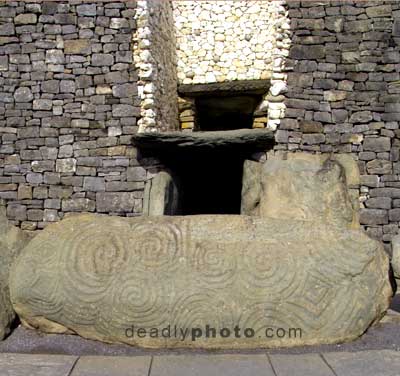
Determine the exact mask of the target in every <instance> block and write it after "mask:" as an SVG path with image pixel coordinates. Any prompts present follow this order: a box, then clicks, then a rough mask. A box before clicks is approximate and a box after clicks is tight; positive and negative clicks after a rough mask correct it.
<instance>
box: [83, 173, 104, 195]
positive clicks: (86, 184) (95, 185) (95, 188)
mask: <svg viewBox="0 0 400 376" xmlns="http://www.w3.org/2000/svg"><path fill="white" fill-rule="evenodd" d="M83 189H84V190H85V191H92V192H102V191H105V190H106V184H105V181H104V178H95V177H91V176H85V177H84V178H83Z"/></svg>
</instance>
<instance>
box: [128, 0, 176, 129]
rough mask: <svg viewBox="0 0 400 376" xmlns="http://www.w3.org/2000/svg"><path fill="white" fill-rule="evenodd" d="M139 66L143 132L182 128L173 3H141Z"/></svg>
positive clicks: (137, 37)
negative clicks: (179, 124) (179, 123)
mask: <svg viewBox="0 0 400 376" xmlns="http://www.w3.org/2000/svg"><path fill="white" fill-rule="evenodd" d="M135 19H136V20H137V32H136V33H135V35H134V57H135V59H134V60H135V66H136V67H137V69H138V76H139V81H138V90H139V98H140V99H141V109H140V114H141V119H140V120H139V121H138V124H139V132H152V131H160V130H161V131H162V130H173V129H176V128H177V127H178V94H177V73H176V42H175V31H174V21H173V14H172V6H171V3H170V1H168V0H166V1H160V0H143V1H138V2H137V12H136V15H135Z"/></svg>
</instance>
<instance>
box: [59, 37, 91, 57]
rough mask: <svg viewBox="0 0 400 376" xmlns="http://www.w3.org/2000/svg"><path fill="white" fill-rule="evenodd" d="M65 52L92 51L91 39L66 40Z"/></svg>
mask: <svg viewBox="0 0 400 376" xmlns="http://www.w3.org/2000/svg"><path fill="white" fill-rule="evenodd" d="M64 52H65V53H66V54H83V55H85V54H88V53H90V40H88V39H70V40H66V41H64Z"/></svg>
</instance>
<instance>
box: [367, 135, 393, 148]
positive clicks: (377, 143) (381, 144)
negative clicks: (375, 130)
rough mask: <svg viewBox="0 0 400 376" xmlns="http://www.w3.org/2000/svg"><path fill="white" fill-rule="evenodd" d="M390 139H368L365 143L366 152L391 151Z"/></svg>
mask: <svg viewBox="0 0 400 376" xmlns="http://www.w3.org/2000/svg"><path fill="white" fill-rule="evenodd" d="M390 146H391V144H390V138H389V137H366V138H365V139H364V143H363V149H364V150H365V151H368V150H369V151H375V152H381V151H390Z"/></svg>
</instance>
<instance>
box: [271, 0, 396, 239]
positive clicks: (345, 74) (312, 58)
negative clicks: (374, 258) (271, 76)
mask: <svg viewBox="0 0 400 376" xmlns="http://www.w3.org/2000/svg"><path fill="white" fill-rule="evenodd" d="M287 8H288V10H289V18H290V20H291V28H292V32H293V36H292V46H291V49H290V56H289V58H288V59H287V61H286V69H287V70H288V80H287V86H288V89H287V93H286V94H285V96H286V99H285V101H284V103H285V106H286V110H285V118H284V119H283V120H282V122H281V124H280V126H279V128H278V130H277V132H276V141H277V143H278V145H277V146H276V147H275V149H276V150H286V151H290V152H296V151H300V150H301V151H308V152H316V153H319V152H323V153H336V152H341V153H352V154H353V156H354V158H355V159H357V160H358V165H359V168H360V173H361V186H360V187H359V190H360V191H359V192H360V197H361V198H360V205H361V212H360V217H361V223H362V224H363V225H364V226H366V228H367V232H368V233H369V234H370V235H372V236H373V237H375V238H377V239H380V240H383V241H384V242H385V243H386V245H387V246H389V243H388V242H389V241H390V240H391V238H392V237H393V236H394V235H395V234H396V233H398V231H399V223H400V161H399V145H400V140H399V138H400V130H399V120H400V104H399V102H400V101H399V94H400V85H399V82H400V81H399V79H400V75H399V73H400V64H399V62H400V54H399V44H400V3H399V2H398V1H323V2H321V1H318V2H316V1H303V2H299V1H288V2H287Z"/></svg>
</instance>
